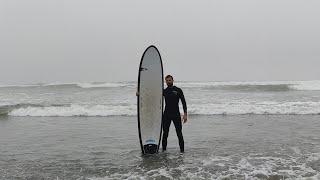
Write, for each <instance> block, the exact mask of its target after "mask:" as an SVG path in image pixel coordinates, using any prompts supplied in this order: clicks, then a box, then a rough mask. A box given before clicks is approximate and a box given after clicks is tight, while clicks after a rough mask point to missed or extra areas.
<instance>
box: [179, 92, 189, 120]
mask: <svg viewBox="0 0 320 180" xmlns="http://www.w3.org/2000/svg"><path fill="white" fill-rule="evenodd" d="M179 94H180V96H179V97H180V99H181V102H182V107H183V112H184V114H183V118H182V119H183V123H186V122H187V103H186V99H185V98H184V95H183V91H182V90H181V89H180V93H179Z"/></svg>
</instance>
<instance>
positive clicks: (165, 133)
mask: <svg viewBox="0 0 320 180" xmlns="http://www.w3.org/2000/svg"><path fill="white" fill-rule="evenodd" d="M170 124H171V119H169V118H168V117H167V116H165V115H163V119H162V129H163V135H162V151H165V150H167V139H168V135H169V129H170Z"/></svg>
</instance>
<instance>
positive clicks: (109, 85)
mask: <svg viewBox="0 0 320 180" xmlns="http://www.w3.org/2000/svg"><path fill="white" fill-rule="evenodd" d="M77 85H78V86H79V87H81V88H116V87H128V86H133V85H134V84H133V83H130V82H113V83H112V82H110V83H109V82H108V83H107V82H106V83H77Z"/></svg>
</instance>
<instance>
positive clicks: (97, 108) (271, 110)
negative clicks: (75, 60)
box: [3, 101, 320, 116]
mask: <svg viewBox="0 0 320 180" xmlns="http://www.w3.org/2000/svg"><path fill="white" fill-rule="evenodd" d="M3 104H5V105H7V103H3ZM188 112H189V114H190V115H244V114H258V115H266V114H273V115H281V114H283V115H287V114H301V115H313V114H320V102H299V101H298V102H270V101H267V102H245V101H243V102H242V101H239V102H234V103H230V102H229V103H228V102H226V103H223V104H210V103H209V104H190V105H189V107H188ZM8 115H10V116H135V115H137V108H136V104H135V103H134V102H127V103H125V104H123V103H119V104H116V103H113V105H79V104H73V105H71V106H48V107H37V106H27V107H18V108H16V109H13V110H12V111H11V112H9V114H8Z"/></svg>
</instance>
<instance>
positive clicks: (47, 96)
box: [0, 80, 320, 116]
mask: <svg viewBox="0 0 320 180" xmlns="http://www.w3.org/2000/svg"><path fill="white" fill-rule="evenodd" d="M176 85H177V86H179V87H181V88H182V89H183V90H184V94H185V97H186V100H187V103H188V111H189V114H190V115H241V114H266V115H268V114H297V115H298V114H305V115H308V114H310V115H312V114H320V81H318V80H315V81H269V82H177V83H176ZM135 91H136V82H94V83H50V84H27V85H0V115H3V116H135V115H136V111H137V109H136V96H135Z"/></svg>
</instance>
